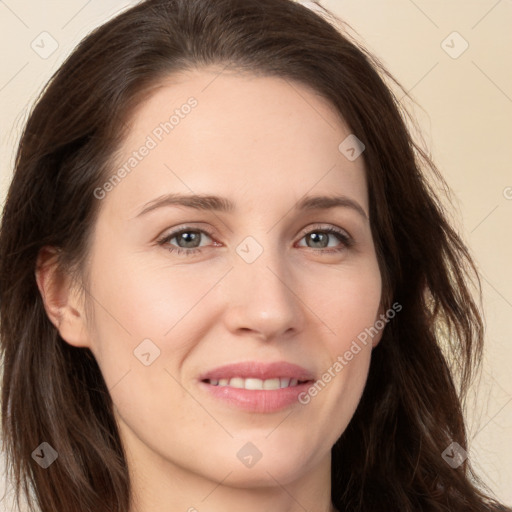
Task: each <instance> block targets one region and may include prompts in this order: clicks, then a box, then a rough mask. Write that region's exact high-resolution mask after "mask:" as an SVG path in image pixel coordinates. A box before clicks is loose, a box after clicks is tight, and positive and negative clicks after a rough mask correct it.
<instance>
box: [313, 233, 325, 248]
mask: <svg viewBox="0 0 512 512" xmlns="http://www.w3.org/2000/svg"><path fill="white" fill-rule="evenodd" d="M309 237H310V239H312V240H313V242H314V243H318V242H319V241H320V247H326V244H325V243H321V242H322V241H323V242H326V240H327V236H326V235H325V233H313V234H311V235H309Z"/></svg>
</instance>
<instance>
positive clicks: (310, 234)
mask: <svg viewBox="0 0 512 512" xmlns="http://www.w3.org/2000/svg"><path fill="white" fill-rule="evenodd" d="M204 235H206V236H207V237H208V238H210V239H212V236H213V235H212V234H211V233H209V232H208V231H205V230H203V229H194V228H191V227H183V228H181V229H179V230H178V231H173V232H172V233H169V234H168V235H165V236H163V237H162V238H160V239H159V240H158V244H159V245H161V246H165V248H166V249H167V250H168V251H170V252H174V253H176V254H184V255H185V256H190V255H192V254H195V253H198V252H201V250H202V249H201V248H200V247H201V246H200V243H201V239H202V238H203V236H204ZM335 238H337V239H338V242H341V247H335V248H334V249H326V248H327V247H333V245H329V243H330V240H333V239H335ZM303 239H306V240H307V242H306V243H308V242H310V243H311V244H312V245H306V246H307V247H308V248H309V249H320V250H319V251H318V252H321V253H338V252H341V251H343V250H346V249H348V248H349V247H352V245H354V243H355V242H354V240H353V239H352V238H351V237H350V236H349V235H348V234H347V233H345V232H344V231H343V230H341V229H339V228H335V227H333V226H328V227H317V228H315V229H313V230H310V231H307V232H306V233H305V234H304V235H303V236H302V238H301V240H303ZM173 240H176V242H175V243H172V241H173ZM215 243H216V245H219V244H218V243H217V242H215ZM175 244H176V245H175ZM335 245H336V244H335ZM299 247H304V245H299Z"/></svg>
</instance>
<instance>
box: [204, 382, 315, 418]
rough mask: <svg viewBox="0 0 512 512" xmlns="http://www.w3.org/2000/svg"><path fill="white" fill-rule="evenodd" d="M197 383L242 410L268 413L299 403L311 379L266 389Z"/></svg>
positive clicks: (309, 385)
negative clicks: (301, 382) (299, 397)
mask: <svg viewBox="0 0 512 512" xmlns="http://www.w3.org/2000/svg"><path fill="white" fill-rule="evenodd" d="M199 384H200V386H201V387H202V388H203V389H204V390H206V391H207V392H208V393H210V394H211V395H213V396H214V397H216V398H218V399H220V400H223V401H224V402H226V403H228V404H229V405H232V406H233V407H236V408H238V409H242V410H244V411H250V412H261V413H268V412H276V411H280V410H281V409H285V408H286V407H290V406H291V405H292V404H299V399H298V396H299V394H300V393H302V392H305V391H307V390H308V389H309V388H310V387H311V384H312V381H311V382H305V383H303V384H298V385H297V386H292V387H287V388H280V389H268V390H260V389H255V390H253V389H244V388H232V387H230V386H212V385H211V384H209V383H207V382H202V381H201V382H199Z"/></svg>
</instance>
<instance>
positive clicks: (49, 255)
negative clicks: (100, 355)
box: [35, 246, 90, 347]
mask: <svg viewBox="0 0 512 512" xmlns="http://www.w3.org/2000/svg"><path fill="white" fill-rule="evenodd" d="M35 275H36V281H37V286H38V288H39V292H40V293H41V296H42V298H43V302H44V308H45V310H46V314H47V315H48V318H49V319H50V321H51V322H52V323H53V325H55V327H56V328H57V330H58V331H59V334H60V335H61V337H62V338H63V339H64V340H65V341H67V342H68V343H69V344H70V345H73V346H75V347H90V342H89V337H88V335H87V329H86V323H85V314H84V311H83V306H82V304H81V302H82V301H81V298H80V294H79V290H78V288H77V286H76V285H73V283H72V279H71V277H70V276H69V275H68V274H67V273H65V272H63V271H62V270H61V269H60V268H59V265H58V251H57V249H55V248H54V247H49V246H45V247H43V248H42V249H41V250H40V251H39V254H38V257H37V262H36V271H35Z"/></svg>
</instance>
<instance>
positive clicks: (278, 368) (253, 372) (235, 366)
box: [199, 361, 314, 381]
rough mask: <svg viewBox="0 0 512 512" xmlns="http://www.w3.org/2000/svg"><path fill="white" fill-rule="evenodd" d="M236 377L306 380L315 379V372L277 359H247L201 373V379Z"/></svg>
mask: <svg viewBox="0 0 512 512" xmlns="http://www.w3.org/2000/svg"><path fill="white" fill-rule="evenodd" d="M234 377H241V378H255V379H261V380H266V379H275V378H278V377H285V378H290V379H297V380H306V381H307V380H313V379H314V375H313V373H311V372H310V371H309V370H306V368H303V367H302V366H299V365H296V364H293V363H288V362H286V361H276V362H273V363H263V362H258V361H245V362H242V363H232V364H226V365H223V366H219V367H217V368H214V369H213V370H209V371H207V372H206V373H203V374H202V375H200V376H199V380H211V379H232V378H234Z"/></svg>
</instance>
